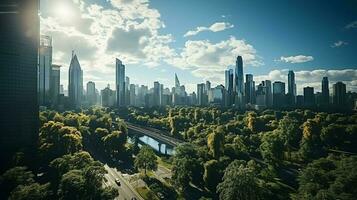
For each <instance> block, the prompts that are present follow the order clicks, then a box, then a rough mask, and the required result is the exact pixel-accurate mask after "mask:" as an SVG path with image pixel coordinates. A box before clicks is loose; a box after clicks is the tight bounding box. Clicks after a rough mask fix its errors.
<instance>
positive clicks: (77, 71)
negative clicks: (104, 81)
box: [68, 52, 83, 108]
mask: <svg viewBox="0 0 357 200" xmlns="http://www.w3.org/2000/svg"><path fill="white" fill-rule="evenodd" d="M68 75H69V77H68V97H69V100H70V102H71V105H72V106H74V107H76V108H77V107H80V106H81V104H82V100H83V71H82V69H81V65H80V64H79V61H78V58H77V55H76V54H74V52H72V59H71V64H70V66H69V72H68Z"/></svg>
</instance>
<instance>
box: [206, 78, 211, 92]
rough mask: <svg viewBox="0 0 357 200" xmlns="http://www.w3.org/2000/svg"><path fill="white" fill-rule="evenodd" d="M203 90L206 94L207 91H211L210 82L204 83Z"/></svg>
mask: <svg viewBox="0 0 357 200" xmlns="http://www.w3.org/2000/svg"><path fill="white" fill-rule="evenodd" d="M205 89H206V92H207V93H208V91H210V90H211V82H210V81H206V87H205Z"/></svg>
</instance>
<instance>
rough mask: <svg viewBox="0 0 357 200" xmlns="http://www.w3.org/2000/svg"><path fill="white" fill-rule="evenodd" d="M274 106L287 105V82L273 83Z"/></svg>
mask: <svg viewBox="0 0 357 200" xmlns="http://www.w3.org/2000/svg"><path fill="white" fill-rule="evenodd" d="M273 106H274V107H275V108H282V107H284V106H285V83H283V82H280V81H275V82H274V83H273Z"/></svg>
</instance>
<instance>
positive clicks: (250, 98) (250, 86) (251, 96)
mask: <svg viewBox="0 0 357 200" xmlns="http://www.w3.org/2000/svg"><path fill="white" fill-rule="evenodd" d="M245 81H246V82H245V98H246V103H250V104H254V103H255V82H254V80H253V74H246V75H245Z"/></svg>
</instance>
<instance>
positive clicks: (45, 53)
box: [37, 35, 52, 106]
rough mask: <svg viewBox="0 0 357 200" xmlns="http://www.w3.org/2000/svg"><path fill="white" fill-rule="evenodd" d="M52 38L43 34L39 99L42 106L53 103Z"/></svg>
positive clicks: (39, 67) (40, 53) (39, 63)
mask: <svg viewBox="0 0 357 200" xmlns="http://www.w3.org/2000/svg"><path fill="white" fill-rule="evenodd" d="M51 67H52V38H51V37H50V36H46V35H41V38H40V47H39V58H38V78H37V80H38V101H39V105H40V106H49V105H50V104H51V92H50V84H51Z"/></svg>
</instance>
